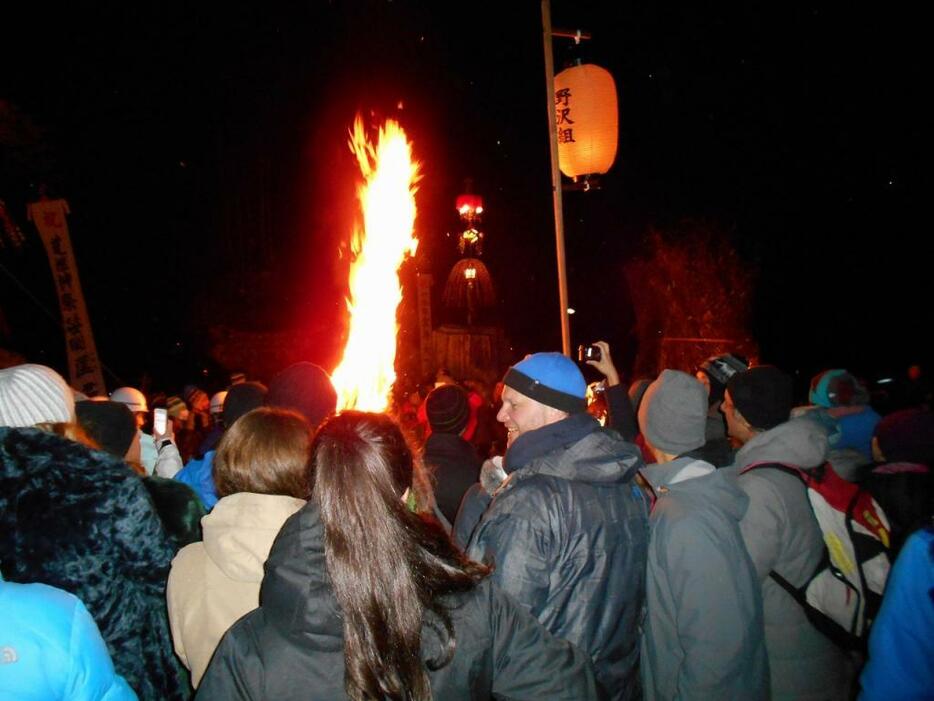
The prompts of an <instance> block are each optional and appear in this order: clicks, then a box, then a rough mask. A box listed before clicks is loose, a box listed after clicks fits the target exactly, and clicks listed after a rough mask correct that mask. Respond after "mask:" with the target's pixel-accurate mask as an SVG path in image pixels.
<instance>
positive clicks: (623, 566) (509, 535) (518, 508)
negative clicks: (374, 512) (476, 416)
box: [467, 353, 647, 701]
mask: <svg viewBox="0 0 934 701" xmlns="http://www.w3.org/2000/svg"><path fill="white" fill-rule="evenodd" d="M503 384H504V389H503V406H502V408H501V409H500V411H499V414H498V415H497V417H496V418H497V419H498V420H499V421H500V422H501V423H502V424H503V425H505V427H506V430H507V431H508V442H507V450H506V455H505V458H504V460H503V468H504V470H505V472H506V475H507V476H506V479H505V481H504V482H503V483H502V485H501V486H500V487H499V488H498V489H497V490H496V491H495V493H494V494H493V498H492V501H491V503H490V505H489V507H488V508H487V510H486V512H485V513H484V514H483V516H482V518H481V519H480V522H479V523H478V524H477V526H476V528H474V529H473V533H472V535H471V537H470V541H469V545H468V547H467V554H468V555H469V556H470V557H471V558H473V559H476V560H487V561H492V562H493V564H494V565H495V570H494V573H493V578H494V580H496V582H497V584H499V586H500V587H502V588H503V589H505V590H506V591H507V592H509V593H510V594H511V595H512V596H513V598H515V599H516V600H517V601H518V602H519V603H520V604H522V605H523V606H525V607H526V608H527V609H528V610H529V611H530V612H531V613H532V615H534V616H536V617H537V618H538V620H539V621H541V622H542V624H544V626H545V627H546V628H548V630H549V631H550V632H551V633H552V634H554V635H556V636H557V637H559V638H564V639H565V640H569V641H570V642H572V643H574V644H575V645H577V646H578V647H579V648H580V649H582V650H584V651H586V652H587V653H589V654H590V657H591V660H592V661H593V665H594V670H595V671H596V674H597V678H598V679H599V680H600V683H601V684H602V685H603V687H604V688H605V689H606V691H607V692H608V695H609V698H611V699H614V701H617V700H623V699H630V698H638V694H639V681H638V669H637V662H638V649H639V633H638V623H639V620H640V615H641V610H642V604H643V598H644V593H645V558H646V549H647V526H646V518H647V506H646V502H645V500H644V498H643V496H642V494H641V492H640V490H639V489H638V488H637V487H636V486H635V482H634V481H633V480H634V477H635V475H636V472H637V471H638V470H639V468H640V467H642V460H641V457H640V452H639V449H638V448H636V447H635V446H634V445H631V444H630V443H626V442H625V441H624V440H623V439H622V438H621V437H620V436H619V434H617V433H616V432H615V431H612V430H610V429H604V428H602V427H601V426H600V424H599V423H598V422H597V421H596V420H595V419H594V418H593V417H592V416H590V415H589V414H588V413H587V412H586V408H587V406H586V399H585V391H586V388H587V383H586V382H585V381H584V377H583V375H582V374H581V372H580V370H579V369H578V368H577V366H576V365H575V364H574V363H573V362H572V361H571V360H569V359H568V358H567V357H565V356H563V355H561V354H560V353H536V354H534V355H530V356H527V357H526V358H525V359H524V360H522V361H521V362H519V363H517V364H516V365H514V366H513V367H511V368H510V369H509V371H508V372H507V373H506V376H505V378H504V379H503Z"/></svg>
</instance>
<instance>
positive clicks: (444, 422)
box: [425, 385, 470, 434]
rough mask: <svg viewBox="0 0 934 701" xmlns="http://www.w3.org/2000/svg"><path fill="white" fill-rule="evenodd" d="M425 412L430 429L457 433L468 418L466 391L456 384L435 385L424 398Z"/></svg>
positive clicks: (468, 409)
mask: <svg viewBox="0 0 934 701" xmlns="http://www.w3.org/2000/svg"><path fill="white" fill-rule="evenodd" d="M425 413H426V414H427V415H428V424H429V425H430V426H431V430H432V431H436V432H437V433H453V434H459V433H460V432H461V431H463V430H464V428H465V427H466V426H467V420H468V419H469V418H470V405H469V404H468V402H467V393H466V392H465V391H464V390H462V389H461V388H460V387H458V386H457V385H441V386H440V387H436V388H435V389H433V390H431V393H430V394H429V395H428V398H427V399H426V400H425Z"/></svg>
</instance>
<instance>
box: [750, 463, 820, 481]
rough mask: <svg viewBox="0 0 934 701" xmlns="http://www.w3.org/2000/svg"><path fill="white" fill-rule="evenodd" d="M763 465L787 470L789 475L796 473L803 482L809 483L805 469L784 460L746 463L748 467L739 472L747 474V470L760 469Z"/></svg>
mask: <svg viewBox="0 0 934 701" xmlns="http://www.w3.org/2000/svg"><path fill="white" fill-rule="evenodd" d="M763 467H767V468H772V469H774V470H781V471H782V472H787V473H788V474H789V475H794V476H795V477H797V478H798V479H800V480H801V481H802V482H804V483H805V484H807V476H806V475H805V474H804V470H802V469H801V468H800V467H798V466H797V465H789V464H788V463H784V462H754V463H750V464H749V465H746V467H744V468H743V469H742V470H740V471H739V474H741V475H745V474H746V473H747V472H751V471H752V470H758V469H759V468H763Z"/></svg>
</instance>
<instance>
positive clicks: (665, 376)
mask: <svg viewBox="0 0 934 701" xmlns="http://www.w3.org/2000/svg"><path fill="white" fill-rule="evenodd" d="M706 424H707V390H705V389H704V386H703V385H702V384H701V383H700V382H698V381H697V379H696V378H694V377H691V376H690V375H688V374H686V373H683V372H680V371H678V370H664V371H662V374H661V375H659V376H658V379H657V380H655V382H653V383H652V384H650V385H649V388H648V389H647V390H646V391H645V396H643V397H642V403H641V404H640V405H639V428H640V429H641V430H642V435H643V436H645V438H646V440H647V441H648V442H649V443H650V444H651V445H653V446H654V447H656V448H658V449H659V450H662V451H664V452H666V453H670V454H672V455H681V454H682V453H686V452H688V451H689V450H694V449H695V448H700V447H701V446H702V445H704V443H705V442H706V438H705V436H704V431H705V428H706Z"/></svg>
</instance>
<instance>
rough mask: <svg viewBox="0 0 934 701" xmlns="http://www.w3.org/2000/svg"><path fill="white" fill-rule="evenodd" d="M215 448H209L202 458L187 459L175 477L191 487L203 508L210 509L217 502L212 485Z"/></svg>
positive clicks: (214, 488) (215, 489)
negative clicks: (186, 462)
mask: <svg viewBox="0 0 934 701" xmlns="http://www.w3.org/2000/svg"><path fill="white" fill-rule="evenodd" d="M216 453H217V451H216V450H209V451H208V452H206V453H205V454H204V457H202V458H200V459H199V458H192V459H191V460H189V461H188V464H187V465H185V467H183V468H182V469H181V470H179V471H178V474H176V475H175V479H176V480H178V481H179V482H184V483H185V484H187V485H188V486H189V487H191V488H192V489H193V490H194V491H195V494H197V495H198V497H199V498H200V499H201V503H202V504H204V508H205V509H207V510H208V511H210V510H211V509H213V508H214V505H215V504H216V503H217V499H218V497H217V487H215V486H214V455H215V454H216Z"/></svg>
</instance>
